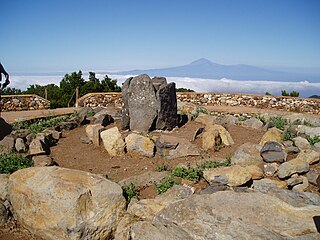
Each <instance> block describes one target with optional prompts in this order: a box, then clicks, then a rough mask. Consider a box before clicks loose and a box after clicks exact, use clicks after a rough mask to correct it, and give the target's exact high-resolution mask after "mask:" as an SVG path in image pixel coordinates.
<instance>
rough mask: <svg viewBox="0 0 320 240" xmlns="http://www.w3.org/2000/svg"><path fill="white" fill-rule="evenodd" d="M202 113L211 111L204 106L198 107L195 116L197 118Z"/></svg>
mask: <svg viewBox="0 0 320 240" xmlns="http://www.w3.org/2000/svg"><path fill="white" fill-rule="evenodd" d="M200 113H204V114H207V115H208V114H209V111H208V110H207V109H205V108H203V107H198V108H197V110H196V112H195V113H194V114H193V118H194V119H196V118H197V117H199V114H200Z"/></svg>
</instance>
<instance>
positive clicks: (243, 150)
mask: <svg viewBox="0 0 320 240" xmlns="http://www.w3.org/2000/svg"><path fill="white" fill-rule="evenodd" d="M260 150H261V146H260V145H257V144H253V143H250V142H247V143H244V144H242V145H241V146H239V147H238V148H237V150H236V151H235V153H234V154H233V156H232V157H231V163H232V164H238V165H241V166H249V165H257V166H260V165H261V166H262V165H263V159H262V157H261V156H260Z"/></svg>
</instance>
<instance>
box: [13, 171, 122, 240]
mask: <svg viewBox="0 0 320 240" xmlns="http://www.w3.org/2000/svg"><path fill="white" fill-rule="evenodd" d="M8 189H9V198H10V201H11V204H12V207H13V209H14V216H15V218H16V219H17V220H18V221H19V222H20V223H21V224H22V225H23V226H24V227H25V228H27V229H28V230H29V231H31V232H32V233H34V234H35V235H38V236H40V237H42V238H45V239H61V240H63V239H66V240H67V239H106V238H107V239H108V238H110V237H111V234H112V232H113V230H114V229H115V227H116V225H117V223H118V221H119V218H120V216H121V215H122V214H123V213H124V210H125V199H124V197H123V195H122V189H121V187H120V186H119V185H117V184H116V183H113V182H111V181H109V180H107V179H105V178H103V177H100V176H98V175H95V174H90V173H88V172H82V171H78V170H71V169H65V168H59V167H47V168H43V167H35V168H28V169H23V170H19V171H16V172H14V173H13V174H11V175H10V178H9V188H8ZM26 206H28V207H26Z"/></svg>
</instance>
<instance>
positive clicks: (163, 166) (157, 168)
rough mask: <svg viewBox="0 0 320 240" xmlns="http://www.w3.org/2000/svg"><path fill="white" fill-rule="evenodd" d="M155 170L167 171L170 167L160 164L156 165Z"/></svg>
mask: <svg viewBox="0 0 320 240" xmlns="http://www.w3.org/2000/svg"><path fill="white" fill-rule="evenodd" d="M155 170H156V172H165V171H169V170H170V167H169V165H167V164H162V165H160V166H158V167H156V169H155Z"/></svg>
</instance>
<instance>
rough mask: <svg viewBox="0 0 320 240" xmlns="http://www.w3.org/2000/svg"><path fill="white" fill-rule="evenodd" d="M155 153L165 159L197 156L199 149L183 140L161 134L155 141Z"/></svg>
mask: <svg viewBox="0 0 320 240" xmlns="http://www.w3.org/2000/svg"><path fill="white" fill-rule="evenodd" d="M156 148H157V153H158V155H159V156H161V157H165V158H180V157H186V156H199V155H200V149H199V148H198V147H197V145H195V144H192V143H191V142H190V141H188V140H187V139H184V138H179V137H174V136H169V135H165V134H162V135H160V136H159V137H158V138H157V140H156Z"/></svg>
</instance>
